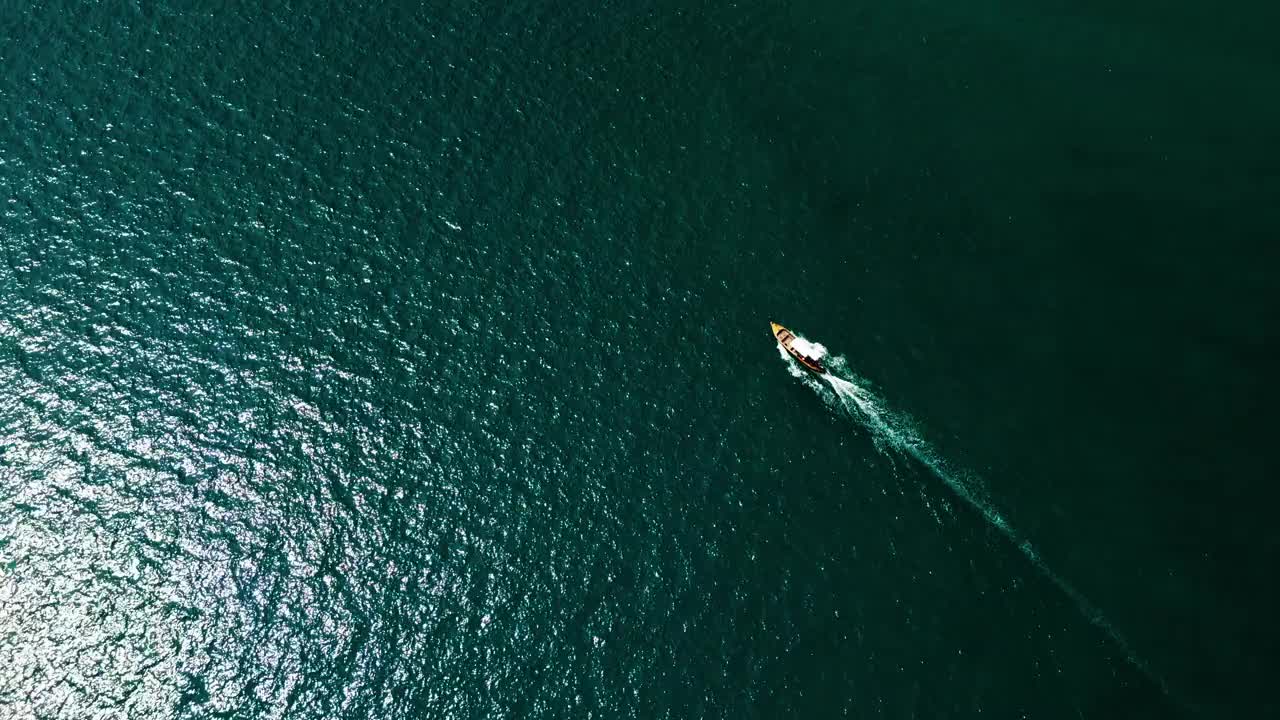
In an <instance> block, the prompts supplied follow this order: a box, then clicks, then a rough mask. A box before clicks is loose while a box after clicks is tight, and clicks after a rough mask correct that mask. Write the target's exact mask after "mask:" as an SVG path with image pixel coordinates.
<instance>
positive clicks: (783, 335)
mask: <svg viewBox="0 0 1280 720" xmlns="http://www.w3.org/2000/svg"><path fill="white" fill-rule="evenodd" d="M769 326H770V327H772V328H773V337H774V339H776V340H777V341H778V344H779V345H781V346H782V349H783V350H786V351H787V353H788V354H790V355H791V357H793V358H795V359H796V362H798V363H800V364H801V365H803V366H805V367H806V368H808V369H810V370H812V371H813V372H816V373H818V374H819V375H825V374H826V373H827V369H826V368H824V367H822V363H820V362H818V358H814V357H809V356H808V355H805V354H804V353H803V352H801V351H800V350H799V349H798V348H797V347H796V334H795V333H793V332H791V331H790V330H788V329H786V328H784V327H782V326H781V325H779V324H778V323H776V322H772V321H771V322H770V323H769Z"/></svg>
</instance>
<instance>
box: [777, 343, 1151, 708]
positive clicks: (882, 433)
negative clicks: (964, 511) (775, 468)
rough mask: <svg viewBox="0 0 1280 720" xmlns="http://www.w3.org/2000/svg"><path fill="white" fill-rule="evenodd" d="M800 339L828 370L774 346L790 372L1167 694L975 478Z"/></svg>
mask: <svg viewBox="0 0 1280 720" xmlns="http://www.w3.org/2000/svg"><path fill="white" fill-rule="evenodd" d="M801 342H804V343H805V344H806V345H807V347H808V349H811V350H812V351H813V354H812V355H811V357H814V358H820V359H821V360H822V362H823V364H824V365H825V366H826V368H827V370H828V372H827V373H826V374H824V375H815V374H814V373H811V372H808V371H806V370H805V369H804V368H803V367H801V366H800V364H799V363H798V362H796V361H795V360H794V359H793V358H791V357H790V355H788V354H787V352H786V350H784V349H782V347H781V346H779V347H778V352H779V353H780V354H781V355H782V358H783V360H784V361H785V362H786V363H787V369H788V371H789V372H790V373H791V375H792V376H794V377H796V378H799V379H801V380H802V381H804V383H805V385H807V386H809V387H810V388H811V389H813V390H814V391H815V392H816V393H818V395H819V396H820V397H822V399H823V400H824V402H826V403H827V405H828V406H829V407H831V408H832V410H834V411H835V412H836V413H837V414H840V415H842V416H844V417H847V418H848V419H850V420H852V421H854V422H856V423H857V424H859V425H861V426H862V427H863V428H865V429H866V431H867V432H869V433H870V435H871V440H872V442H873V443H875V446H876V448H877V449H879V450H880V452H882V453H884V454H885V456H886V457H887V458H888V459H889V460H890V461H895V460H903V459H906V458H910V459H912V460H915V461H916V462H917V463H919V464H920V465H923V466H924V467H925V468H927V469H928V471H929V473H930V474H932V475H933V476H934V477H936V478H938V479H939V480H941V481H942V483H943V484H944V485H946V486H947V488H948V489H949V490H950V491H951V492H952V493H953V494H955V496H956V497H958V498H959V499H960V500H962V501H963V502H964V503H965V504H967V505H969V506H970V507H971V508H973V509H974V510H975V511H977V512H978V514H980V515H981V516H982V517H983V518H984V519H985V520H986V521H987V522H988V523H989V524H990V525H991V526H992V527H993V528H995V529H996V530H997V531H998V532H999V533H1000V534H1001V535H1002V536H1003V537H1004V538H1005V539H1006V540H1008V541H1009V543H1011V544H1012V545H1013V546H1014V547H1016V548H1017V549H1018V551H1019V552H1021V553H1022V555H1023V556H1024V557H1026V559H1027V560H1028V561H1029V562H1030V563H1031V565H1032V566H1033V567H1035V569H1036V570H1037V571H1039V572H1040V574H1041V575H1043V576H1044V577H1045V578H1046V579H1047V580H1049V581H1050V582H1051V583H1053V585H1054V586H1055V587H1057V588H1058V589H1059V590H1061V591H1062V592H1063V594H1065V595H1066V596H1067V597H1068V598H1069V599H1070V600H1071V602H1072V603H1074V604H1075V606H1076V608H1077V609H1078V610H1079V611H1080V613H1081V615H1083V616H1084V617H1085V619H1087V620H1088V621H1089V623H1090V624H1092V625H1093V626H1094V627H1096V628H1098V629H1099V630H1101V631H1102V632H1103V633H1105V634H1106V635H1107V637H1108V638H1110V639H1111V641H1112V642H1113V643H1115V645H1116V647H1117V648H1119V649H1120V651H1121V652H1122V653H1124V656H1125V659H1126V660H1127V661H1128V662H1129V664H1130V665H1132V666H1133V667H1134V668H1136V669H1137V670H1138V671H1139V672H1141V673H1142V674H1143V675H1144V676H1146V677H1147V678H1148V679H1149V680H1151V681H1152V682H1153V683H1155V684H1156V685H1157V686H1158V687H1159V688H1160V690H1161V691H1162V692H1163V693H1164V694H1165V696H1166V697H1170V698H1172V697H1173V696H1172V694H1171V693H1170V692H1169V687H1168V685H1167V684H1166V683H1165V681H1164V679H1163V678H1162V677H1160V675H1158V674H1156V673H1155V671H1153V670H1152V669H1151V667H1150V666H1149V665H1148V664H1147V663H1146V661H1144V660H1143V659H1142V658H1140V657H1139V656H1138V655H1137V653H1136V652H1134V650H1133V647H1132V646H1131V645H1130V643H1129V641H1128V640H1126V639H1125V637H1124V636H1123V635H1121V634H1120V631H1119V630H1117V629H1116V627H1115V626H1114V625H1112V624H1111V621H1109V620H1108V619H1107V618H1106V617H1105V616H1104V615H1103V614H1102V611H1101V610H1099V609H1098V607H1097V606H1095V605H1094V604H1093V603H1092V602H1090V601H1089V599H1088V598H1086V597H1085V596H1084V594H1082V593H1081V592H1080V591H1079V590H1077V589H1076V588H1075V586H1074V585H1072V584H1071V583H1069V582H1067V580H1066V579H1064V578H1063V577H1062V576H1061V575H1059V574H1058V573H1056V572H1054V570H1053V569H1052V568H1050V567H1049V566H1048V565H1047V564H1045V561H1044V560H1043V559H1042V558H1041V557H1040V554H1039V552H1037V551H1036V549H1035V546H1033V545H1032V544H1031V542H1030V541H1029V540H1027V539H1026V538H1025V537H1023V536H1022V535H1021V534H1020V533H1019V532H1018V531H1017V530H1015V529H1014V528H1013V526H1012V525H1010V524H1009V522H1008V521H1007V520H1006V519H1005V517H1004V515H1003V514H1001V513H1000V511H999V510H998V509H997V508H996V507H995V505H994V504H993V503H992V502H991V500H990V498H989V496H988V494H987V493H986V491H985V490H984V489H983V486H982V482H981V480H980V479H979V478H978V477H977V476H975V475H973V474H972V473H968V472H963V471H958V470H956V469H954V468H952V467H951V466H950V465H949V464H948V463H947V462H946V461H945V459H944V458H942V456H941V455H939V453H938V452H937V450H936V449H934V447H933V446H932V445H930V444H929V442H928V441H926V440H924V439H923V437H922V433H921V432H920V431H919V430H918V426H917V424H916V423H915V422H914V421H913V420H912V419H911V418H910V417H909V416H907V415H905V414H903V413H899V412H896V411H894V410H892V409H890V408H889V407H888V405H887V404H886V403H885V402H884V401H883V400H882V399H881V398H880V397H878V396H877V395H876V394H875V392H873V391H872V390H871V385H870V383H868V382H867V381H866V380H864V379H862V378H861V377H859V376H858V375H857V374H856V373H855V372H853V370H852V369H851V368H850V367H849V364H848V362H847V361H846V360H845V358H844V357H843V356H838V355H837V356H834V357H833V356H831V355H830V354H829V353H828V352H827V349H826V348H825V347H823V346H822V345H820V344H818V343H814V342H811V341H808V340H802V339H801V338H800V337H799V336H797V338H796V344H799V343H801Z"/></svg>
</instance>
